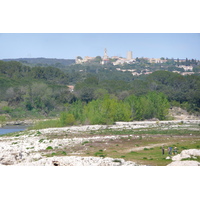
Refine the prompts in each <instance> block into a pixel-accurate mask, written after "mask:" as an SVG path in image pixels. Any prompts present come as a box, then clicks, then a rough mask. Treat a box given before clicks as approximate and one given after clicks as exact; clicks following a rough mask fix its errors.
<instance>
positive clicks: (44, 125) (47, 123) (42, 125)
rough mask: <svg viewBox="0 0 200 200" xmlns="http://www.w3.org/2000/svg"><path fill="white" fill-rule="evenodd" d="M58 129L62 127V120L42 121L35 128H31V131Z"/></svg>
mask: <svg viewBox="0 0 200 200" xmlns="http://www.w3.org/2000/svg"><path fill="white" fill-rule="evenodd" d="M56 127H62V124H61V123H60V120H47V121H40V122H38V123H36V124H35V125H34V126H31V127H30V129H31V130H37V129H44V128H56Z"/></svg>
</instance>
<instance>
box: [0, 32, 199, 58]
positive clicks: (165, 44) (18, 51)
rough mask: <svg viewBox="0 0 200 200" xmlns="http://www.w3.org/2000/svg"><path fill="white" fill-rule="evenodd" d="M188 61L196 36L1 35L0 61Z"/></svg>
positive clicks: (196, 53)
mask: <svg viewBox="0 0 200 200" xmlns="http://www.w3.org/2000/svg"><path fill="white" fill-rule="evenodd" d="M104 48H107V53H108V56H122V57H126V53H127V51H132V52H133V57H149V58H160V57H168V58H189V59H192V58H194V59H198V60H200V34H199V33H1V34H0V59H6V58H30V57H31V58H36V57H46V58H64V59H74V58H75V57H76V56H82V57H85V56H92V57H94V56H98V55H99V56H103V53H104Z"/></svg>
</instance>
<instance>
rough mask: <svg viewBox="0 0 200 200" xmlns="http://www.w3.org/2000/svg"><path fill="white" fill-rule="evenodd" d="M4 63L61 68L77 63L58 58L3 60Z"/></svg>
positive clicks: (73, 60)
mask: <svg viewBox="0 0 200 200" xmlns="http://www.w3.org/2000/svg"><path fill="white" fill-rule="evenodd" d="M2 60H3V61H18V62H21V63H23V64H26V65H31V66H36V65H43V66H45V65H51V66H55V67H56V65H57V67H59V65H62V66H67V65H71V64H74V63H75V59H57V58H16V59H2Z"/></svg>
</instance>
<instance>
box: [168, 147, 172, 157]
mask: <svg viewBox="0 0 200 200" xmlns="http://www.w3.org/2000/svg"><path fill="white" fill-rule="evenodd" d="M168 154H169V155H171V154H172V147H168Z"/></svg>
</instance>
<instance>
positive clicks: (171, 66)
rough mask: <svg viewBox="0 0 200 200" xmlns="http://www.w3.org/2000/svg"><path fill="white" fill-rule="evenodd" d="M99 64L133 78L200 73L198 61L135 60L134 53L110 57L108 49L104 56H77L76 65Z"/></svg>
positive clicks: (172, 59) (129, 52) (162, 58)
mask: <svg viewBox="0 0 200 200" xmlns="http://www.w3.org/2000/svg"><path fill="white" fill-rule="evenodd" d="M92 63H96V64H97V63H98V64H101V65H102V66H104V67H105V69H106V67H107V66H108V65H109V66H110V65H112V66H115V67H116V70H118V71H122V72H131V73H132V75H133V76H140V75H147V74H151V73H153V72H154V71H157V70H166V71H171V72H174V73H179V74H181V75H191V74H195V73H200V61H199V60H196V59H191V60H189V59H187V58H186V59H179V58H177V59H174V58H171V59H169V58H164V57H161V58H146V57H142V58H138V57H136V58H133V54H132V51H128V52H127V56H126V58H124V57H119V56H111V57H109V56H108V54H107V49H105V50H104V55H103V56H102V57H101V56H96V57H90V56H85V57H84V58H82V57H80V56H77V57H76V64H82V65H83V64H84V65H86V64H92Z"/></svg>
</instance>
